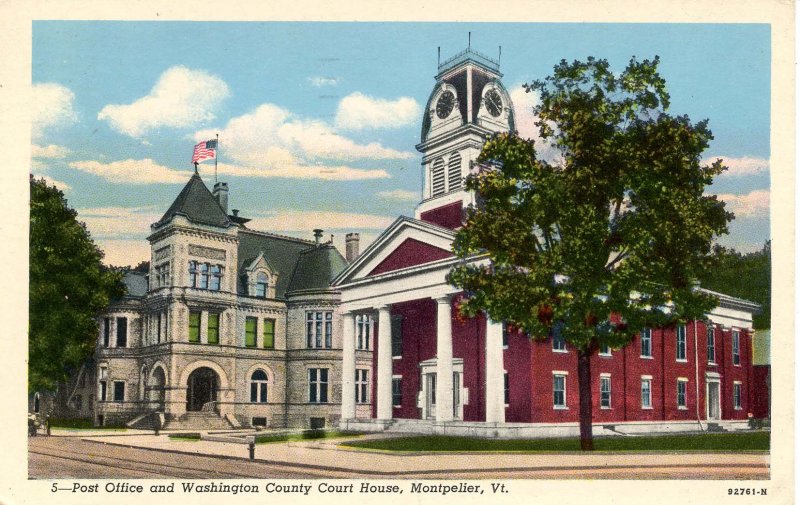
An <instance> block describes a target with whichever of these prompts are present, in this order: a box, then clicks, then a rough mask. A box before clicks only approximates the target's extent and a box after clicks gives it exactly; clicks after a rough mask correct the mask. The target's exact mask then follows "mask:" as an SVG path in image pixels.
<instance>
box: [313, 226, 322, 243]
mask: <svg viewBox="0 0 800 505" xmlns="http://www.w3.org/2000/svg"><path fill="white" fill-rule="evenodd" d="M321 240H322V230H321V229H320V228H315V229H314V243H316V244H317V247H319V244H320V241H321Z"/></svg>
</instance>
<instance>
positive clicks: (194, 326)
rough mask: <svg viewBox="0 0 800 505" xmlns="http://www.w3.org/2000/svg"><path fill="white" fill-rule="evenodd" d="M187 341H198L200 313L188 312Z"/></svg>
mask: <svg viewBox="0 0 800 505" xmlns="http://www.w3.org/2000/svg"><path fill="white" fill-rule="evenodd" d="M189 342H192V343H195V344H196V343H198V342H200V313H199V312H189Z"/></svg>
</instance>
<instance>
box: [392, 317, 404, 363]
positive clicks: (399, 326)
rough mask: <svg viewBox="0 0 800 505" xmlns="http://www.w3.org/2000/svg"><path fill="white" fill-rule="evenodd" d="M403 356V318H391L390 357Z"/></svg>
mask: <svg viewBox="0 0 800 505" xmlns="http://www.w3.org/2000/svg"><path fill="white" fill-rule="evenodd" d="M402 355H403V318H402V317H400V316H394V317H392V357H393V358H399V357H401V356H402Z"/></svg>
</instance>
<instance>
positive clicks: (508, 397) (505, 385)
mask: <svg viewBox="0 0 800 505" xmlns="http://www.w3.org/2000/svg"><path fill="white" fill-rule="evenodd" d="M509 400H511V391H510V390H509V388H508V372H503V404H504V405H510V404H511V402H510V401H509Z"/></svg>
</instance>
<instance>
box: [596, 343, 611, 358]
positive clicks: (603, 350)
mask: <svg viewBox="0 0 800 505" xmlns="http://www.w3.org/2000/svg"><path fill="white" fill-rule="evenodd" d="M599 354H600V356H611V347H610V346H609V345H608V344H600V353H599Z"/></svg>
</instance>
